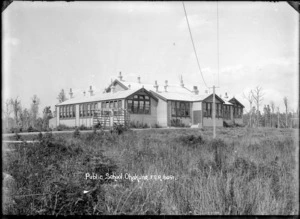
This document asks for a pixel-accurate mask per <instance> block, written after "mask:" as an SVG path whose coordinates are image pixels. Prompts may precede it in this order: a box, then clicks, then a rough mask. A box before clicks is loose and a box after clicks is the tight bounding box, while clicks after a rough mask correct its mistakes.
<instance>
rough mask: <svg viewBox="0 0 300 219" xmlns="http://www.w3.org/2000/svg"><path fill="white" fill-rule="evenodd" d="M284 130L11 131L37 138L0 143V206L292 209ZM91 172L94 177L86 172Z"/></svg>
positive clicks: (290, 160)
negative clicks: (0, 176) (1, 188)
mask: <svg viewBox="0 0 300 219" xmlns="http://www.w3.org/2000/svg"><path fill="white" fill-rule="evenodd" d="M294 132H295V130H292V129H272V128H269V129H267V128H260V129H250V128H220V129H217V138H216V139H212V129H204V130H201V131H200V130H199V129H147V130H141V131H131V130H129V131H125V132H123V133H121V134H117V133H111V132H104V131H99V130H98V131H94V132H93V133H83V132H82V133H80V130H76V133H67V134H66V133H59V134H55V135H54V134H51V133H46V134H43V135H42V134H39V135H37V136H35V137H33V136H21V138H23V139H25V138H27V140H29V138H31V140H32V139H33V138H34V139H35V140H39V142H37V143H23V144H9V145H6V147H7V148H10V149H11V151H8V152H6V153H5V154H4V157H3V159H4V160H3V171H4V172H5V173H7V174H9V175H11V176H12V178H13V179H14V182H11V184H10V185H9V186H7V187H5V189H9V188H10V189H11V190H10V191H9V193H5V194H9V197H7V198H9V199H7V201H6V203H5V208H4V210H5V212H4V213H5V214H26V215H39V214H43V215H78V214H79V215H86V214H88V215H101V214H188V215H194V214H201V215H211V214H216V215H218V214H222V215H224V214H225V215H252V214H254V215H257V214H259V215H261V214H262V215H265V214H272V215H273V214H274V215H295V214H296V215H297V214H299V207H298V203H299V197H298V194H299V191H298V189H299V187H298V179H299V178H298V175H297V173H298V169H297V168H298V159H299V158H298V144H299V141H298V138H296V136H297V134H296V133H294ZM14 137H15V136H13V137H11V138H14ZM93 173H94V174H97V176H104V177H103V178H102V179H92V177H86V176H87V174H89V176H92V175H93ZM121 174H122V175H121ZM154 175H155V176H156V177H155V178H151V179H150V176H154ZM106 176H110V177H106ZM112 176H114V177H112ZM118 176H119V178H118ZM120 176H122V177H120ZM134 176H143V177H144V178H142V177H141V178H139V180H138V179H136V178H134ZM146 176H148V177H149V178H148V180H146V179H145V177H146ZM157 176H161V178H159V177H157ZM5 186H6V185H5Z"/></svg>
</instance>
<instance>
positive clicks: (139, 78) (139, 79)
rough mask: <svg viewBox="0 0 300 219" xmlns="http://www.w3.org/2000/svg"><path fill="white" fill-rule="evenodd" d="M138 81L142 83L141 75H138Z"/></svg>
mask: <svg viewBox="0 0 300 219" xmlns="http://www.w3.org/2000/svg"><path fill="white" fill-rule="evenodd" d="M137 79H138V83H139V84H140V83H141V77H140V76H138V78H137Z"/></svg>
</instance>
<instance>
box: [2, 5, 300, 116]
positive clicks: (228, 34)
mask: <svg viewBox="0 0 300 219" xmlns="http://www.w3.org/2000/svg"><path fill="white" fill-rule="evenodd" d="M184 4H185V8H186V12H187V16H188V20H189V23H190V27H191V32H192V36H193V40H194V43H195V47H196V51H197V55H198V58H199V63H200V68H201V72H202V74H203V77H204V80H205V83H206V84H207V86H208V87H211V86H213V85H215V86H218V87H219V88H217V89H216V93H217V94H225V92H227V93H228V94H231V95H234V96H235V97H236V98H238V99H239V100H240V102H241V103H243V104H244V105H245V107H246V111H248V110H249V103H248V102H247V100H246V99H244V98H243V96H242V94H243V93H245V94H247V93H248V92H249V91H250V90H251V89H254V88H255V87H257V86H261V87H262V88H263V93H264V99H263V102H262V105H265V104H270V101H274V102H275V105H276V107H279V108H280V111H284V104H283V98H284V97H285V96H286V97H288V100H289V106H290V110H291V111H292V110H296V109H297V106H298V96H299V95H298V94H299V76H298V75H299V14H298V13H297V12H296V11H295V10H294V9H293V8H292V7H291V6H290V5H289V4H288V3H286V2H276V3H274V2H218V3H217V2H185V3H184ZM217 8H218V10H217ZM217 21H218V25H217ZM217 27H219V28H217ZM217 33H219V35H218V34H217ZM217 36H219V37H217ZM218 38H219V52H218V47H217V45H218ZM2 46H3V47H2V92H3V94H2V95H3V96H2V101H4V100H6V99H8V98H16V97H19V99H20V100H21V103H22V107H23V108H25V107H26V108H29V107H30V104H31V98H32V96H33V95H35V94H36V95H37V96H38V97H39V98H40V101H41V105H40V113H41V112H42V109H43V108H44V107H45V106H51V109H52V110H54V106H55V104H57V103H58V100H57V96H58V94H59V92H60V90H61V89H64V90H65V92H66V93H67V94H68V92H69V90H70V88H72V89H73V91H75V92H76V91H78V92H82V91H83V90H86V91H88V89H89V87H90V86H92V87H93V89H94V90H95V91H102V90H103V89H104V88H105V87H107V86H108V85H109V84H110V81H111V78H115V77H117V76H118V74H119V72H120V71H121V72H122V75H123V79H125V80H137V79H136V78H137V77H138V76H140V77H141V81H142V82H145V83H153V84H154V81H155V80H157V81H158V82H159V83H164V81H165V80H168V81H169V83H170V84H179V83H180V81H179V80H180V76H182V78H183V81H184V84H189V85H191V86H193V85H196V86H198V89H199V90H200V91H202V90H203V91H204V90H206V89H207V88H206V86H205V83H204V82H203V80H202V77H201V73H200V71H199V68H198V66H197V61H196V58H195V53H194V50H193V46H192V42H191V38H190V34H189V29H188V25H187V22H186V17H185V13H184V9H183V5H182V2H150V1H149V2H29V1H25V2H20V1H17V2H16V1H14V2H12V3H11V4H10V5H9V6H8V7H7V8H6V10H5V11H4V12H3V13H2ZM218 59H219V65H218Z"/></svg>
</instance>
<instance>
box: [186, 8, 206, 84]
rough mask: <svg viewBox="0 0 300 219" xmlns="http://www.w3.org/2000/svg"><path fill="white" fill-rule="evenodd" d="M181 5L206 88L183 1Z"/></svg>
mask: <svg viewBox="0 0 300 219" xmlns="http://www.w3.org/2000/svg"><path fill="white" fill-rule="evenodd" d="M182 5H183V9H184V13H185V18H186V22H187V25H188V28H189V31H190V36H191V40H192V44H193V48H194V52H195V56H196V59H197V64H198V68H199V71H200V73H201V76H202V80H203V82H204V84H205V86H206V87H207V88H208V86H207V85H206V82H205V80H204V77H203V74H202V71H201V68H200V64H199V60H198V56H197V52H196V48H195V44H194V40H193V36H192V31H191V28H190V24H189V20H188V17H187V14H186V10H185V6H184V2H182Z"/></svg>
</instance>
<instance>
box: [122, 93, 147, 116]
mask: <svg viewBox="0 0 300 219" xmlns="http://www.w3.org/2000/svg"><path fill="white" fill-rule="evenodd" d="M120 104H122V102H121V103H120ZM127 110H128V112H130V113H135V114H150V113H151V110H150V98H149V96H146V95H134V96H133V98H132V99H128V100H127Z"/></svg>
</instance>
